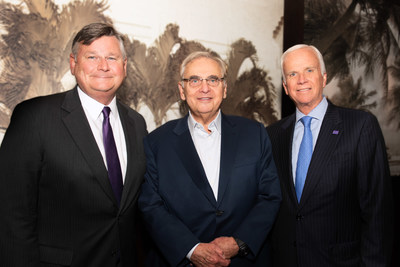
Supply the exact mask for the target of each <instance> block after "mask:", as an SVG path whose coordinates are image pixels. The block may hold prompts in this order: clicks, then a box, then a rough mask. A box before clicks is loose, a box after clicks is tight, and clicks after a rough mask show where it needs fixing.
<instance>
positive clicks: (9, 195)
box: [0, 104, 41, 267]
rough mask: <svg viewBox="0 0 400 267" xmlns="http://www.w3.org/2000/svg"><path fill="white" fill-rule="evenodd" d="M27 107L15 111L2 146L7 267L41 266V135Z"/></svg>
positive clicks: (0, 203)
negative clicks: (39, 234) (39, 191)
mask: <svg viewBox="0 0 400 267" xmlns="http://www.w3.org/2000/svg"><path fill="white" fill-rule="evenodd" d="M25 107H26V105H23V104H20V105H18V106H17V107H16V108H15V110H14V113H13V115H12V118H11V123H10V125H9V127H8V129H7V131H6V134H5V136H4V139H3V142H2V144H1V147H0V214H1V216H0V258H1V261H2V264H3V265H4V266H14V267H28V266H39V246H38V238H37V232H36V231H37V227H36V226H37V206H36V205H37V200H38V197H37V196H38V183H39V176H40V169H41V153H40V136H39V131H38V129H37V127H36V124H35V118H36V116H35V115H34V112H29V109H28V110H27V109H24V108H25Z"/></svg>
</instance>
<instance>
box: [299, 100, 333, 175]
mask: <svg viewBox="0 0 400 267" xmlns="http://www.w3.org/2000/svg"><path fill="white" fill-rule="evenodd" d="M327 108H328V101H327V100H326V98H325V96H324V97H323V98H322V101H321V102H320V103H319V104H318V106H316V107H315V108H314V109H313V110H312V111H311V112H310V113H309V114H307V116H309V117H312V118H313V119H312V120H311V127H310V128H311V133H312V136H313V151H314V147H315V144H316V143H317V138H318V134H319V130H320V129H321V125H322V121H323V120H324V116H325V113H326V110H327ZM304 116H306V115H304V114H303V113H301V112H300V110H299V109H297V108H296V124H295V128H294V133H293V144H292V174H293V182H295V181H296V169H297V157H298V154H299V149H300V144H301V140H302V139H303V134H304V125H303V123H302V122H301V121H300V120H301V118H303V117H304Z"/></svg>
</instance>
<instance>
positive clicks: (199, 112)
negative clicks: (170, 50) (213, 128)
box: [178, 57, 226, 126]
mask: <svg viewBox="0 0 400 267" xmlns="http://www.w3.org/2000/svg"><path fill="white" fill-rule="evenodd" d="M196 76H197V77H199V78H203V79H205V78H208V77H213V76H215V77H218V78H222V77H223V73H222V70H221V68H220V66H219V64H218V63H217V62H216V61H215V60H213V59H210V58H206V57H200V58H196V59H194V60H193V61H191V62H189V63H188V64H187V65H186V69H185V72H184V73H183V77H184V78H186V79H189V78H193V77H196ZM178 86H179V93H180V97H181V99H182V100H184V101H186V102H187V104H188V106H189V109H190V112H191V114H192V116H193V118H194V119H195V120H196V121H197V122H199V123H201V124H202V125H203V126H206V125H208V124H209V123H210V122H211V121H212V120H214V119H215V117H216V116H217V115H218V111H219V108H220V106H221V103H222V99H224V98H226V85H225V83H224V82H222V81H221V82H220V83H219V85H218V86H215V87H212V86H209V85H208V84H207V82H206V80H203V81H201V85H200V86H199V87H195V88H194V87H191V86H190V85H189V83H188V82H185V83H184V87H182V84H181V83H178Z"/></svg>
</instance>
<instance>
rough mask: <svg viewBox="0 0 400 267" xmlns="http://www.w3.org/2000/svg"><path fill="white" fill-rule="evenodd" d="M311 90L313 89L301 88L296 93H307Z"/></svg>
mask: <svg viewBox="0 0 400 267" xmlns="http://www.w3.org/2000/svg"><path fill="white" fill-rule="evenodd" d="M310 90H311V88H300V89H297V90H296V91H297V92H307V91H310Z"/></svg>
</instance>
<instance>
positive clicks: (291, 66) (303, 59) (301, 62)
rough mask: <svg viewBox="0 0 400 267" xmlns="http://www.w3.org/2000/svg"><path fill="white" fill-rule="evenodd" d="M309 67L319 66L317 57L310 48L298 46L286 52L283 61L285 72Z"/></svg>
mask: <svg viewBox="0 0 400 267" xmlns="http://www.w3.org/2000/svg"><path fill="white" fill-rule="evenodd" d="M309 67H314V68H319V67H320V65H319V60H318V57H317V55H316V53H315V51H314V50H312V49H311V48H300V49H297V50H295V51H292V52H290V53H288V54H287V55H286V58H285V61H284V63H283V69H284V70H285V71H286V72H287V71H294V70H302V69H305V68H309Z"/></svg>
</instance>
